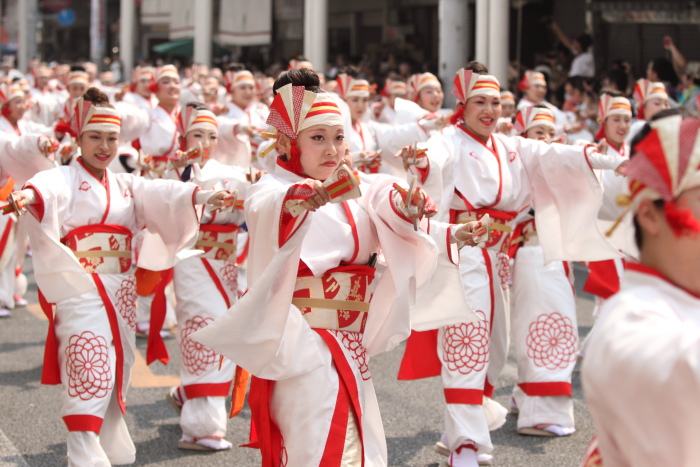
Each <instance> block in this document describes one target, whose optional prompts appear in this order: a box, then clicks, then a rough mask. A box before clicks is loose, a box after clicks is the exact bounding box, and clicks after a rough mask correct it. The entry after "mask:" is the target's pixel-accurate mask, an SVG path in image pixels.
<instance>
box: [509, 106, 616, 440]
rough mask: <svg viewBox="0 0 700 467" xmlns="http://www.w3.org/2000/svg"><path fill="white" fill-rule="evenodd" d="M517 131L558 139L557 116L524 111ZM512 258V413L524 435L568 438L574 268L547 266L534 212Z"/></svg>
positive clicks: (524, 217)
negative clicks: (514, 373)
mask: <svg viewBox="0 0 700 467" xmlns="http://www.w3.org/2000/svg"><path fill="white" fill-rule="evenodd" d="M515 129H516V131H517V132H518V134H520V135H521V136H523V137H524V138H530V139H536V140H540V141H545V142H546V143H550V142H552V141H553V140H554V138H555V136H556V134H555V133H556V127H555V125H554V114H553V113H552V111H551V110H549V108H548V107H546V106H543V105H535V106H528V107H524V108H523V109H522V110H520V111H519V112H518V114H517V115H516V117H515ZM618 178H620V179H622V177H618ZM535 209H536V206H535ZM509 256H510V257H511V258H513V259H514V260H515V263H514V268H513V285H512V292H511V293H512V296H513V305H514V306H513V314H512V325H513V338H514V345H515V357H516V361H517V364H518V375H517V384H516V385H515V386H514V387H513V399H512V400H511V412H514V413H518V433H520V434H523V435H532V436H567V435H570V434H572V433H573V432H574V431H575V428H574V402H573V399H572V397H571V394H572V393H571V375H572V373H573V371H574V366H575V365H576V355H577V354H576V351H577V349H578V328H577V325H576V303H575V301H574V289H573V269H572V267H571V263H570V262H569V261H552V262H551V263H548V264H545V262H544V253H543V250H542V246H541V244H540V240H539V237H538V236H537V226H536V225H535V218H534V211H528V212H526V213H523V214H521V215H520V216H518V224H517V226H516V227H515V229H514V230H513V236H512V240H511V246H510V251H509ZM548 339H549V341H548ZM552 339H556V344H555V345H550V344H551V342H552ZM547 351H549V353H547ZM551 355H556V359H551V358H550V357H551ZM563 356H566V357H565V358H562V357H563Z"/></svg>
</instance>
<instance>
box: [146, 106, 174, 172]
mask: <svg viewBox="0 0 700 467" xmlns="http://www.w3.org/2000/svg"><path fill="white" fill-rule="evenodd" d="M179 113H180V108H179V107H176V108H175V109H174V110H173V112H172V113H170V112H168V111H167V110H165V108H164V107H163V106H162V105H157V106H156V107H155V108H153V109H151V110H149V111H148V115H149V118H150V125H149V126H148V127H146V128H144V129H143V132H142V133H141V134H140V136H139V138H138V139H139V142H140V144H141V150H142V151H143V153H144V154H145V155H150V156H152V157H153V161H154V163H153V166H154V167H155V169H154V170H152V171H151V174H152V175H151V176H152V177H155V178H159V177H162V175H163V173H164V172H165V169H166V166H167V159H168V157H172V156H173V155H174V154H175V151H177V150H178V149H180V142H179V141H178V135H179V134H178V131H177V124H176V121H177V117H178V114H179Z"/></svg>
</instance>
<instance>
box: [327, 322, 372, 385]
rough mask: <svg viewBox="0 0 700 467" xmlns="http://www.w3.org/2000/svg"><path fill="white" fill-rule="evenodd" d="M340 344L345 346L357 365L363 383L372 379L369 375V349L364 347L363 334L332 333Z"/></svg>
mask: <svg viewBox="0 0 700 467" xmlns="http://www.w3.org/2000/svg"><path fill="white" fill-rule="evenodd" d="M331 332H332V333H333V334H335V336H336V337H337V338H339V339H340V342H341V343H342V344H343V347H345V348H346V349H347V350H348V352H350V356H351V357H352V360H353V362H355V364H356V365H357V369H358V370H360V375H361V376H362V380H363V381H367V380H368V379H370V378H371V377H372V375H370V374H369V365H368V359H367V349H366V348H365V347H364V346H363V345H362V334H360V333H359V332H348V331H331Z"/></svg>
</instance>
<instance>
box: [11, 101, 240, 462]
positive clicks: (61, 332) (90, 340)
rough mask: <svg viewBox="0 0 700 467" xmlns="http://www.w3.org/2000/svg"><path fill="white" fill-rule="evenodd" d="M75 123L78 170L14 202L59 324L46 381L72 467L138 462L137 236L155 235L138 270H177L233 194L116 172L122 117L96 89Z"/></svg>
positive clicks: (51, 174) (48, 310)
mask: <svg viewBox="0 0 700 467" xmlns="http://www.w3.org/2000/svg"><path fill="white" fill-rule="evenodd" d="M71 126H72V127H73V131H74V132H75V133H76V134H77V135H78V144H79V145H80V150H81V156H80V158H78V159H77V163H76V164H75V165H72V166H63V167H60V168H54V169H51V170H46V171H44V172H40V173H39V174H37V175H36V176H34V177H32V179H31V180H29V181H28V182H27V183H26V185H25V186H24V188H23V189H22V190H21V191H16V192H14V193H12V195H11V204H12V206H13V208H14V210H15V211H17V212H24V210H28V211H29V212H30V213H31V216H27V220H28V221H29V222H28V232H29V237H30V242H31V246H32V249H33V251H34V255H33V257H32V260H33V263H34V274H35V278H36V282H37V285H38V286H39V290H40V303H41V305H42V309H43V310H44V313H45V314H46V316H47V318H48V320H49V332H48V337H47V341H46V349H45V354H44V368H43V373H42V383H44V384H61V385H62V395H61V401H62V403H61V416H62V418H63V421H64V423H65V424H66V427H67V428H68V439H67V450H68V465H69V466H80V467H83V466H101V467H102V466H109V465H112V464H116V465H120V464H131V463H133V462H134V460H135V454H136V450H135V447H134V444H133V442H132V441H131V437H130V435H129V431H128V429H127V427H126V423H125V421H124V416H123V414H124V412H125V410H126V405H125V395H126V391H127V388H128V386H129V378H130V373H131V368H132V366H133V364H134V347H135V342H134V331H135V321H134V319H135V308H134V304H135V280H134V275H133V273H132V272H131V263H132V250H131V240H132V237H133V235H134V234H135V233H137V232H139V231H140V230H141V229H143V228H144V227H146V228H147V229H148V233H146V235H145V239H144V248H143V250H142V252H141V255H140V257H139V263H140V264H142V265H145V266H147V267H149V268H150V269H152V270H161V269H167V268H170V267H172V266H173V265H174V263H175V262H176V261H177V260H176V256H175V255H176V254H177V253H178V252H179V251H180V250H182V249H184V248H188V247H191V246H193V245H194V243H195V241H196V238H197V229H198V226H199V223H198V221H199V213H198V209H197V208H196V205H197V204H204V203H209V204H214V205H221V204H222V200H223V199H224V198H225V197H226V196H227V194H226V193H225V192H217V193H214V192H212V191H205V190H200V189H199V188H198V187H196V186H194V185H190V184H183V183H179V182H175V181H166V180H153V181H149V180H146V179H144V178H141V177H135V176H133V175H131V174H114V173H112V172H111V171H110V170H109V169H108V168H107V167H108V166H109V164H110V162H111V161H112V159H114V157H115V156H116V154H117V147H118V144H119V132H120V117H119V114H118V112H117V111H116V110H115V109H114V108H113V107H112V106H111V105H110V104H109V102H108V99H107V96H106V95H105V94H104V93H102V92H101V91H99V90H98V89H96V88H90V89H88V91H87V92H86V94H85V95H84V96H83V98H81V99H79V100H78V101H77V103H76V107H75V110H74V112H73V119H72V121H71ZM51 304H55V307H54V306H52V305H51Z"/></svg>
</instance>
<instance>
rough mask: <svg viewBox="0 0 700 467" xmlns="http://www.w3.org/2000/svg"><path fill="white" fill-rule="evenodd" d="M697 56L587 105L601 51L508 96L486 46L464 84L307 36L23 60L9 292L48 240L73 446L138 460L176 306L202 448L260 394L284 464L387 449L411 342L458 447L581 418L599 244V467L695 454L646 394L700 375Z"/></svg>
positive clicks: (407, 374)
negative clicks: (673, 81)
mask: <svg viewBox="0 0 700 467" xmlns="http://www.w3.org/2000/svg"><path fill="white" fill-rule="evenodd" d="M693 66H694V65H693V64H689V65H688V69H689V72H688V74H687V75H686V76H685V78H686V79H687V84H688V89H685V90H684V91H683V94H682V96H685V97H683V98H682V99H678V98H677V96H676V95H669V90H668V88H667V86H666V85H665V84H664V83H663V82H657V81H653V80H651V79H647V78H642V79H639V80H637V81H636V82H635V84H634V86H633V89H631V90H628V89H627V88H629V86H626V85H625V84H624V83H622V84H621V81H620V80H618V81H616V80H614V79H607V80H606V82H605V87H604V88H603V89H602V90H601V92H600V93H599V94H598V95H596V99H595V104H594V105H595V106H596V109H597V110H596V111H595V114H596V115H595V118H591V114H590V104H591V102H590V98H591V95H590V93H587V90H586V89H585V88H583V87H582V86H583V85H582V84H581V83H582V82H583V81H582V80H581V79H578V78H579V77H575V78H576V79H575V78H571V79H570V80H569V82H568V84H567V88H566V89H567V100H566V101H565V102H564V104H563V105H562V106H561V108H560V107H556V106H554V105H552V104H551V103H549V102H548V101H547V100H546V97H547V95H548V92H549V87H548V79H547V76H545V75H544V74H543V73H542V72H540V71H535V70H527V71H525V72H524V73H523V75H522V77H521V80H520V82H519V87H518V88H519V89H518V92H517V93H515V94H514V93H513V92H509V91H507V90H504V89H502V88H501V84H500V83H499V81H498V79H497V78H496V77H494V76H492V75H490V74H489V72H488V69H487V67H486V66H485V65H484V64H481V63H477V62H470V63H468V64H467V65H466V66H465V67H464V68H462V69H460V70H457V71H456V73H455V78H454V82H453V83H445V86H446V87H447V88H448V90H449V91H450V92H451V93H452V95H453V96H454V98H455V100H456V102H457V104H456V106H455V108H454V109H444V108H442V107H443V98H444V94H443V84H442V83H441V82H440V81H439V80H438V79H437V78H436V77H435V76H434V75H433V74H431V73H427V72H426V73H418V74H414V75H411V76H410V77H409V79H407V80H402V79H400V77H399V76H398V75H397V76H392V77H390V78H387V79H386V80H385V81H384V82H383V83H374V82H372V83H370V82H368V81H367V80H365V79H364V78H363V76H362V75H361V73H359V72H358V70H357V69H354V68H352V67H348V68H347V69H341V70H339V73H338V75H337V77H336V78H335V79H325V77H324V76H323V75H322V74H318V73H315V72H314V71H313V65H312V64H311V63H309V62H307V61H304V60H293V61H292V62H290V66H289V70H287V71H285V72H282V73H280V74H279V76H275V77H270V76H265V75H263V74H260V73H252V72H251V71H249V70H246V69H245V67H244V66H242V65H238V64H234V65H232V66H230V67H229V68H228V69H227V70H225V71H222V70H219V69H212V70H209V69H207V68H206V67H203V66H193V67H191V68H188V69H187V70H178V69H177V68H176V67H175V66H173V65H163V66H159V67H149V66H141V67H138V68H137V69H136V70H134V72H133V75H132V77H131V81H130V82H129V83H127V84H125V85H116V84H115V83H113V82H111V81H110V79H111V77H110V76H109V75H108V74H107V75H104V74H103V75H101V76H100V78H101V79H99V80H98V79H97V73H96V71H97V70H96V67H95V66H94V65H93V64H90V63H84V64H80V65H73V66H69V65H57V66H55V67H53V68H49V67H47V66H44V65H42V64H33V66H32V69H31V70H30V73H28V74H27V77H26V78H25V77H24V75H22V74H20V73H19V72H17V71H16V70H12V69H11V63H9V62H3V67H4V71H3V75H4V77H3V78H2V83H0V104H2V116H0V135H1V137H0V168H1V169H2V174H1V175H2V176H3V180H2V184H3V186H2V187H1V188H0V198H2V199H3V200H7V201H6V206H5V207H4V208H3V213H4V214H5V215H3V216H2V219H0V231H1V232H2V235H1V237H0V249H1V250H2V251H1V252H0V316H5V317H8V316H10V315H11V310H13V309H14V308H15V307H16V306H21V305H23V304H26V301H25V300H24V298H23V295H24V293H25V292H26V287H27V284H26V278H24V275H23V274H22V264H23V260H24V256H25V253H26V252H27V251H28V249H29V251H31V254H32V260H33V263H34V274H35V279H36V282H37V285H38V288H39V301H40V304H41V306H42V309H43V311H44V312H45V313H46V316H47V318H48V320H49V332H48V335H47V340H46V350H45V357H44V367H43V373H42V382H43V383H46V384H60V385H61V391H62V404H61V409H60V415H61V417H62V418H63V420H64V422H65V424H66V427H67V429H68V436H67V454H68V456H67V459H68V464H69V465H74V466H109V465H121V464H130V463H133V462H134V461H135V459H136V456H137V453H136V450H135V447H134V444H133V442H132V440H131V438H130V435H129V431H128V428H127V425H126V423H125V421H124V418H123V414H124V413H125V410H126V405H125V396H126V393H127V390H128V387H129V379H130V373H131V369H132V367H133V364H134V361H135V357H134V350H135V339H136V337H137V336H139V337H142V338H145V339H147V340H148V349H147V361H148V363H149V364H150V363H152V362H153V361H156V360H159V361H161V362H163V363H167V362H168V359H169V356H168V353H167V350H166V347H165V345H164V343H163V338H165V337H167V336H168V335H169V334H170V333H171V332H174V333H175V334H176V338H177V340H178V343H179V351H180V362H181V363H180V379H181V383H180V385H179V386H177V387H174V388H172V389H171V390H170V391H169V392H168V394H167V396H166V398H167V400H168V401H169V402H170V404H171V405H172V407H173V409H174V410H176V411H177V413H178V414H179V416H180V426H181V428H182V437H181V439H180V441H179V442H178V447H179V448H181V449H189V450H201V451H216V450H224V449H230V448H231V443H230V442H228V441H227V440H226V439H225V435H226V422H227V418H228V417H229V415H231V416H235V415H236V414H237V413H238V412H240V410H241V409H242V407H243V404H244V402H245V400H246V398H247V401H248V403H249V405H250V408H251V412H252V417H251V418H252V420H251V425H252V426H251V435H250V444H249V446H251V447H257V448H259V449H260V451H261V455H262V465H264V466H266V467H278V466H280V465H284V466H300V467H308V466H336V465H337V466H340V465H348V466H360V465H366V466H383V465H387V464H388V459H387V449H386V442H385V437H384V432H383V428H382V422H381V417H380V414H379V410H378V404H377V399H376V396H375V393H374V388H373V382H372V381H373V379H372V375H371V363H370V362H371V357H372V356H373V355H376V354H378V353H380V352H386V351H390V350H392V349H394V348H395V347H396V346H397V345H398V344H400V343H401V342H403V341H404V340H407V342H406V347H405V353H404V357H403V360H402V362H401V367H400V370H399V375H398V378H399V379H402V380H414V379H418V378H425V377H432V376H439V377H440V378H441V381H442V386H443V388H444V391H443V394H442V395H441V396H440V395H438V394H435V395H432V397H444V400H445V426H444V433H443V435H442V436H441V438H440V439H439V440H435V441H436V444H435V450H436V451H437V453H440V454H442V455H444V456H446V459H447V462H448V464H449V465H450V466H454V467H465V466H469V467H474V466H476V465H489V464H491V463H492V462H493V460H494V453H493V445H492V442H491V437H490V432H491V431H493V430H496V429H498V428H500V427H501V426H502V425H503V424H504V423H505V420H506V414H507V413H508V412H509V411H510V412H511V413H517V414H518V422H517V430H518V432H519V433H520V434H522V435H530V436H547V437H560V436H568V435H571V434H572V433H574V432H575V422H574V410H573V400H572V389H571V378H572V373H573V370H574V366H575V364H576V362H577V359H578V358H579V356H580V354H581V353H583V352H581V350H580V349H581V345H580V342H579V336H578V327H577V323H576V308H575V300H574V298H575V289H574V286H573V269H572V262H574V261H579V262H583V263H585V264H586V265H587V267H588V269H589V276H588V279H587V283H586V284H585V286H584V290H587V291H589V292H591V293H593V294H595V295H596V296H597V303H596V312H595V313H596V316H598V317H599V322H600V324H598V325H596V327H595V328H594V331H593V332H592V333H591V338H590V339H589V340H588V341H587V343H586V345H585V359H584V361H585V362H586V363H585V365H584V379H583V382H584V386H585V389H586V393H587V397H588V398H589V401H590V404H591V411H592V414H593V416H594V418H595V420H596V423H597V432H598V439H594V440H593V441H592V443H591V446H590V449H589V452H588V453H587V456H588V457H587V459H586V460H585V462H586V463H587V464H586V465H602V464H604V465H620V466H622V465H634V466H639V465H692V459H696V458H698V457H697V456H695V452H694V450H697V448H696V447H693V446H692V445H693V442H692V440H693V435H694V433H696V431H694V428H693V425H692V423H693V422H691V421H685V420H684V421H683V423H684V424H682V425H680V426H679V427H676V425H669V424H664V423H657V422H658V420H659V419H658V418H656V416H655V415H654V414H653V413H651V412H650V410H651V409H648V408H647V406H648V405H653V404H652V402H650V401H649V400H648V399H645V397H651V396H653V395H655V394H658V395H659V397H663V398H664V399H665V400H666V402H665V403H670V402H668V400H667V399H668V397H667V396H666V395H665V393H664V391H667V392H668V393H670V392H674V391H676V390H677V389H674V388H680V387H683V388H684V389H683V390H684V391H686V392H687V394H686V396H687V397H688V398H689V399H692V398H693V397H694V396H695V394H694V393H695V392H697V389H695V386H697V372H695V373H693V371H696V368H695V367H696V366H697V362H695V361H694V360H693V359H692V357H693V356H694V355H695V354H694V353H693V352H697V350H696V348H694V347H692V346H693V344H695V345H696V346H697V343H696V342H694V341H692V339H693V337H694V335H688V334H683V333H684V332H691V331H694V332H696V331H697V325H695V324H693V323H695V322H697V321H698V318H697V317H695V316H693V314H692V312H694V311H696V310H697V309H698V305H699V303H698V298H697V296H698V295H697V294H698V293H699V292H700V290H696V288H695V282H697V280H696V279H694V277H695V273H694V271H695V269H693V264H697V262H696V263H692V261H693V260H694V259H697V258H695V256H693V255H694V254H695V250H697V249H698V247H697V246H696V245H697V243H698V240H697V235H698V232H700V224H699V223H698V222H699V221H698V219H699V218H700V208H699V207H698V206H700V203H699V202H698V201H697V200H698V199H700V198H698V195H697V194H695V191H697V190H698V187H699V186H700V175H699V173H700V172H698V166H699V165H700V145H699V144H696V141H697V133H698V130H699V129H700V120H698V119H697V118H696V117H694V116H693V115H692V110H688V109H687V108H686V107H688V108H691V109H692V106H693V105H695V106H697V103H696V102H694V101H693V100H694V99H695V100H697V96H695V97H694V98H691V97H689V96H690V94H692V93H693V92H694V91H693V89H694V88H693V86H694V87H695V88H697V84H698V81H699V80H700V76H694V75H693V73H696V71H697V72H700V69H699V70H695V68H693ZM694 70H695V71H694ZM608 76H609V77H614V76H615V74H614V73H613V74H609V75H608ZM378 84H382V86H377V85H378ZM686 91H688V92H690V94H688V92H686ZM630 94H631V95H630ZM695 94H697V93H695ZM584 95H587V96H588V97H587V98H586V99H584V98H583V96H584ZM516 97H518V98H519V99H517V100H516ZM679 100H681V101H682V102H683V104H685V105H686V107H679V106H678V101H679ZM691 104H692V105H691ZM671 107H675V108H671ZM696 108H697V107H696ZM631 154H638V156H635V157H632V158H631V159H630V155H631ZM689 193H690V194H689ZM24 213H27V215H21V214H24ZM674 254H675V255H680V256H684V258H683V260H682V261H683V264H682V265H679V263H678V261H681V260H680V259H678V258H676V257H675V256H673V255H674ZM666 256H670V258H671V259H668V258H667V257H666ZM676 269H679V270H680V271H682V273H679V272H677V271H676ZM669 270H672V271H674V272H668V271H669ZM623 276H624V278H625V279H624V280H623V279H622V278H623ZM640 290H641V292H640ZM683 294H685V295H683ZM669 297H670V298H669ZM511 298H512V300H511ZM652 302H655V303H656V304H655V305H654V306H653V307H651V305H650V303H652ZM645 307H646V308H650V307H651V310H652V311H654V313H650V314H651V315H653V317H652V319H653V322H652V323H646V322H645V319H649V318H648V315H649V314H645V313H643V312H642V311H640V310H645V309H646V308H645ZM618 316H619V317H618ZM625 320H626V321H625ZM621 321H625V322H626V323H627V325H623V324H621ZM635 326H636V328H637V329H636V334H635V333H633V332H631V331H630V329H631V328H634V327H635ZM664 331H668V332H670V333H671V334H672V336H662V337H659V334H660V333H661V334H662V333H664ZM645 333H646V334H645ZM638 336H639V337H638ZM511 338H512V340H513V342H512V344H513V345H514V348H515V354H516V358H517V384H516V385H515V387H514V388H513V394H512V397H511V400H510V406H509V407H503V406H502V405H501V404H499V403H498V402H496V401H494V400H493V394H494V390H495V388H496V386H497V384H498V379H499V375H500V373H501V370H502V369H503V367H504V366H505V363H506V358H507V354H508V348H509V345H510V344H511V342H510V341H511ZM652 340H654V341H655V342H658V343H659V344H657V345H653V346H651V345H650V346H648V347H647V346H646V344H648V343H649V342H651V341H652ZM661 342H666V343H667V345H669V346H672V343H674V342H675V347H674V349H676V350H675V352H677V355H676V353H673V352H671V351H670V350H669V351H667V348H666V347H663V346H662V344H661ZM662 354H663V357H662V356H661V355H662ZM618 357H619V359H620V360H619V361H617V360H615V359H616V358H618ZM674 357H675V358H676V360H674ZM625 359H626V360H625ZM678 359H681V360H678ZM683 365H685V366H683ZM678 366H682V368H677V367H678ZM663 368H668V371H669V372H673V374H671V373H669V375H668V376H669V377H668V378H666V379H663V378H662V379H663V381H662V385H661V386H658V387H657V386H655V383H657V382H658V378H657V379H655V377H654V375H656V376H658V375H659V374H660V373H663V371H662V369H663ZM645 369H646V371H645ZM650 370H651V371H650ZM688 370H690V371H688ZM647 373H653V375H652V376H650V375H649V374H647ZM676 373H677V374H676ZM671 376H673V379H674V381H669V380H670V379H672V378H671ZM635 378H639V379H638V381H639V383H635V381H637V380H635ZM676 380H677V381H676ZM642 381H643V382H642ZM677 382H678V384H681V385H682V386H677V387H676V386H673V385H672V383H673V384H676V383H677ZM406 384H410V383H406ZM636 384H640V385H641V384H643V385H644V387H645V388H646V389H645V390H639V389H634V388H635V385H636ZM688 387H692V388H693V389H688ZM612 388H614V389H612ZM626 388H628V390H629V391H631V392H632V393H634V394H633V396H634V397H632V394H630V396H629V397H626V398H625V397H622V395H623V394H624V391H625V389H626ZM645 391H647V392H646V393H645ZM611 392H615V393H617V398H614V397H613V396H611V395H610V394H609V393H611ZM229 396H231V408H230V412H229V411H228V410H227V408H226V401H227V398H228V397H229ZM635 398H636V399H635ZM680 402H681V401H677V402H676V403H677V404H680ZM692 402H695V400H694V399H693V400H692ZM625 404H627V405H626V406H625V407H627V406H629V407H627V408H626V409H622V408H621V407H622V406H623V405H625ZM680 407H681V406H680V405H679V409H678V410H679V411H681V412H682V413H680V414H678V415H679V417H681V416H685V417H687V418H691V417H692V413H689V412H691V411H685V410H683V409H682V408H680ZM681 418H682V417H681ZM679 423H680V422H679ZM649 425H654V428H653V429H652V428H649ZM631 427H635V428H637V429H638V428H640V427H642V428H649V429H648V430H645V429H642V430H641V431H642V432H641V433H640V432H639V430H637V431H636V432H635V431H634V430H632V428H631ZM686 439H687V440H688V444H685V443H684V441H685V440H686ZM655 446H656V447H655ZM669 446H670V448H669ZM664 447H666V448H668V449H664ZM668 451H671V452H668ZM495 456H497V453H495ZM601 459H602V460H601ZM601 463H602V464H601Z"/></svg>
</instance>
